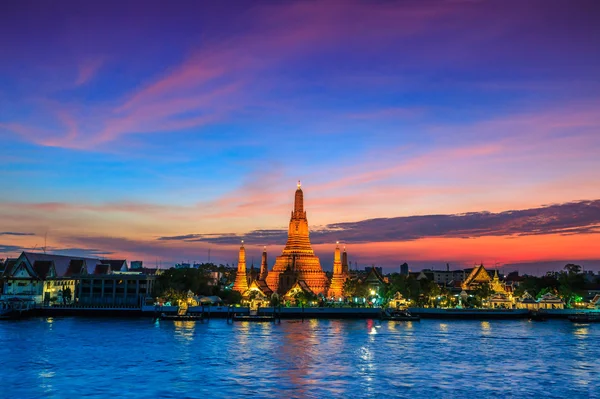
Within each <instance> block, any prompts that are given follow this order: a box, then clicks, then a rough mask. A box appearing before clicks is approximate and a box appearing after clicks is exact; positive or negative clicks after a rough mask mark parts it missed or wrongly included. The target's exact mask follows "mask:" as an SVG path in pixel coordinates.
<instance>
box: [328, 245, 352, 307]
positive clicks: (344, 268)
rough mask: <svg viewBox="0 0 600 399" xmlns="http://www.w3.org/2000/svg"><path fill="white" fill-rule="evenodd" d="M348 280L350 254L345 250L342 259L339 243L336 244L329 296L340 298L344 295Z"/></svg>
mask: <svg viewBox="0 0 600 399" xmlns="http://www.w3.org/2000/svg"><path fill="white" fill-rule="evenodd" d="M347 279H348V254H347V253H346V248H344V254H343V256H342V259H340V246H339V241H338V242H336V245H335V252H334V255H333V277H332V278H331V285H330V286H329V292H328V294H329V296H330V297H335V298H340V297H342V296H343V295H344V283H345V282H346V280H347Z"/></svg>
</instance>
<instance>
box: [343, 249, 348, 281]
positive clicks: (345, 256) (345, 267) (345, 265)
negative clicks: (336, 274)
mask: <svg viewBox="0 0 600 399" xmlns="http://www.w3.org/2000/svg"><path fill="white" fill-rule="evenodd" d="M342 273H343V274H346V275H348V254H347V253H346V246H345V245H344V253H342Z"/></svg>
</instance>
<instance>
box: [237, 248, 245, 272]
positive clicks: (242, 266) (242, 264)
mask: <svg viewBox="0 0 600 399" xmlns="http://www.w3.org/2000/svg"><path fill="white" fill-rule="evenodd" d="M241 270H243V271H244V273H246V248H244V240H242V246H241V247H240V254H239V257H238V273H239V272H240V271H241Z"/></svg>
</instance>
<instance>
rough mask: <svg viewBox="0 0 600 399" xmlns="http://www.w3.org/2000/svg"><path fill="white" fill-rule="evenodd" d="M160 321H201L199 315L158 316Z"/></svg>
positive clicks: (163, 314) (164, 314)
mask: <svg viewBox="0 0 600 399" xmlns="http://www.w3.org/2000/svg"><path fill="white" fill-rule="evenodd" d="M160 319H161V320H173V321H195V320H202V319H203V317H202V315H201V314H166V313H162V314H161V315H160Z"/></svg>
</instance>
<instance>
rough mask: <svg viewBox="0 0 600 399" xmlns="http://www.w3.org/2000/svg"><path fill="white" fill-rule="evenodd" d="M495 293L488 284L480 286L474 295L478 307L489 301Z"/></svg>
mask: <svg viewBox="0 0 600 399" xmlns="http://www.w3.org/2000/svg"><path fill="white" fill-rule="evenodd" d="M493 293H494V291H493V290H492V287H490V285H489V284H488V283H484V284H481V285H479V287H477V288H476V289H475V290H474V291H473V295H474V296H475V298H476V299H477V302H478V305H481V304H482V303H483V301H485V300H487V299H489V297H490V296H491V295H492V294H493Z"/></svg>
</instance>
